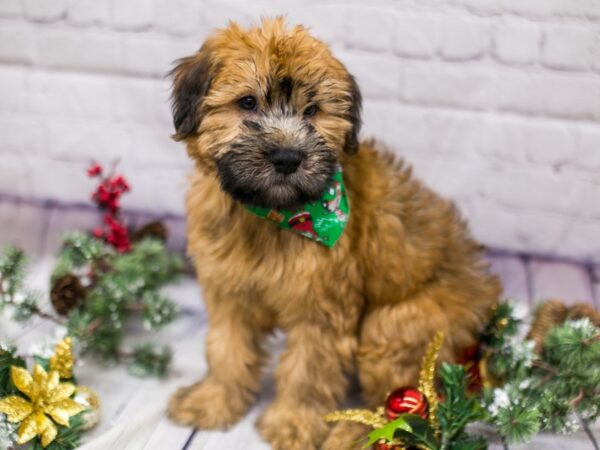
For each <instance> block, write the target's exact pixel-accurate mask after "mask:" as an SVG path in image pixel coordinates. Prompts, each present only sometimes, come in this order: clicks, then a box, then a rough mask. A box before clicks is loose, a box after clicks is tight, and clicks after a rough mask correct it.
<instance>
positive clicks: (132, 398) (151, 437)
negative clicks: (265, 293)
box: [0, 198, 600, 450]
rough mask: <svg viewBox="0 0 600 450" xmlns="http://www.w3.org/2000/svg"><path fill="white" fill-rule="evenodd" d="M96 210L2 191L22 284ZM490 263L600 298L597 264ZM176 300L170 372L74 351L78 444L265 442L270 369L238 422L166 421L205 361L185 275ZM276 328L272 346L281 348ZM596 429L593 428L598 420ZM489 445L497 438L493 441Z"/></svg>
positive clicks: (165, 336)
mask: <svg viewBox="0 0 600 450" xmlns="http://www.w3.org/2000/svg"><path fill="white" fill-rule="evenodd" d="M149 218H150V217H149V216H146V215H144V214H139V213H138V214H136V213H130V214H128V219H129V221H130V223H131V224H139V223H141V222H143V221H144V220H147V219H149ZM163 219H164V220H165V221H166V222H167V224H168V225H169V227H170V229H171V232H172V236H171V239H170V245H171V247H172V248H173V249H175V250H178V251H182V250H183V248H184V245H185V243H184V239H183V229H184V223H183V220H182V219H181V218H179V217H173V216H165V217H163ZM97 220H98V216H97V213H96V211H95V210H93V209H91V208H88V207H85V206H81V207H66V206H61V205H58V204H53V203H27V202H19V201H16V200H14V199H10V198H0V246H4V245H6V244H16V245H19V246H20V247H22V248H24V249H25V250H26V251H28V252H29V253H30V255H31V256H32V258H33V259H34V262H33V264H32V268H31V271H30V274H29V277H28V281H29V284H30V286H33V287H37V288H39V289H44V290H46V291H47V287H48V286H47V285H48V276H49V273H50V270H51V268H52V264H53V256H52V255H54V254H55V252H56V250H57V248H58V246H59V242H60V236H61V235H62V234H63V233H64V232H65V231H69V230H73V229H88V228H91V227H92V226H94V225H95V224H96V223H97ZM489 259H490V261H491V264H492V270H493V271H494V272H496V273H497V274H499V275H500V277H501V278H502V280H503V283H504V293H505V296H506V297H509V298H511V299H513V300H515V301H518V302H522V303H523V304H525V305H527V306H529V307H533V306H534V305H535V304H536V302H537V301H538V300H540V299H547V298H558V299H562V300H564V301H565V302H567V303H574V302H587V303H590V304H593V305H595V306H596V307H600V266H592V265H586V264H582V263H578V262H573V261H561V260H555V259H551V258H544V257H538V256H533V255H518V254H506V253H502V252H500V251H492V252H490V255H489ZM169 290H170V293H171V295H172V297H173V298H174V299H175V300H176V301H177V303H178V304H179V305H180V307H181V310H182V315H181V318H179V319H178V320H177V321H176V322H175V323H173V324H172V325H169V326H168V327H167V328H166V329H164V330H162V331H161V332H159V333H155V334H153V335H152V336H151V339H152V340H153V341H156V342H167V343H169V344H170V345H172V346H173V348H174V350H175V354H174V361H173V366H172V373H171V375H170V376H169V378H168V379H167V380H164V381H158V380H153V379H148V380H140V379H137V378H133V377H131V376H129V375H127V373H126V371H125V370H124V369H123V368H122V367H119V366H117V367H108V368H107V367H102V366H99V365H98V364H97V363H95V362H93V361H80V364H79V367H78V368H77V373H78V378H79V380H80V382H81V383H82V384H85V385H88V386H90V387H92V388H93V389H95V390H96V391H97V392H98V393H99V395H100V396H101V399H102V403H103V419H102V422H101V424H100V425H99V426H98V427H96V428H95V429H94V430H92V431H91V432H89V433H87V434H86V435H85V445H84V446H83V447H82V448H83V449H86V450H96V449H97V450H106V449H115V450H116V449H119V450H121V449H131V450H138V449H139V450H141V449H145V450H163V449H174V450H179V449H189V450H223V449H232V450H233V449H236V450H237V449H240V450H241V449H244V450H268V448H269V447H268V445H267V444H265V443H264V442H262V441H261V440H260V438H259V437H258V435H257V434H256V432H255V431H254V428H253V422H254V420H255V419H256V417H257V416H258V414H259V413H260V411H261V409H262V408H263V407H264V405H265V404H267V403H268V402H269V400H270V399H271V398H272V396H273V390H272V385H273V384H272V382H271V378H270V375H269V373H270V371H267V372H268V374H267V376H266V380H265V382H264V389H263V391H262V394H261V396H260V399H259V401H258V404H257V405H256V407H255V408H253V409H252V411H251V412H250V414H249V415H248V416H246V417H245V418H244V419H243V420H242V421H241V422H240V423H239V424H238V425H236V426H235V427H233V428H232V429H231V430H229V431H227V432H216V431H211V432H208V431H194V430H190V429H186V428H181V427H177V426H175V425H173V424H172V423H170V422H169V421H168V420H167V419H166V417H165V413H164V412H165V405H166V402H167V399H168V397H169V395H170V393H171V392H172V391H173V390H175V389H176V387H177V386H181V385H184V384H188V383H191V382H193V381H195V380H196V379H197V378H199V377H200V376H201V375H202V374H203V373H204V371H205V362H204V357H203V336H204V332H205V328H206V327H205V325H206V321H205V316H204V313H203V309H202V303H201V300H200V297H201V293H200V290H199V289H198V287H197V285H196V283H195V282H194V280H193V279H191V278H188V279H185V280H183V282H182V283H181V284H179V285H178V286H173V287H172V288H170V289H169ZM52 328H53V327H52V325H50V324H48V323H44V322H41V321H39V320H35V319H34V320H32V321H31V322H30V323H28V324H27V325H26V326H23V325H21V324H15V323H12V322H11V321H10V320H9V319H8V318H6V317H0V339H3V338H10V339H12V340H14V341H15V342H16V343H17V344H18V345H19V347H20V348H21V349H23V350H24V351H28V350H29V348H30V346H31V345H32V344H35V343H38V344H39V343H40V342H43V340H44V337H47V336H48V335H49V333H51V332H52ZM131 333H132V337H131V338H130V341H131V342H134V341H136V340H140V339H147V336H145V335H144V333H143V332H142V330H137V329H132V330H131ZM282 343H283V338H282V337H281V336H276V337H275V338H274V339H273V342H272V346H273V347H274V348H280V347H281V346H282ZM593 430H594V433H595V434H596V435H597V436H598V438H600V427H599V426H598V425H596V426H595V427H594V428H593ZM491 448H501V446H500V445H499V443H498V442H497V441H493V443H492V447H491ZM511 448H515V449H516V448H518V449H545V450H554V449H556V450H558V449H569V450H578V449H591V448H592V445H591V442H590V440H589V438H588V437H587V436H586V435H585V434H584V433H582V432H579V433H577V434H574V435H572V436H554V435H541V436H539V437H538V438H536V440H535V441H534V442H533V443H530V444H528V445H525V446H511Z"/></svg>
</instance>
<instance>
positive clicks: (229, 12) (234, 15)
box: [161, 0, 287, 33]
mask: <svg viewBox="0 0 600 450" xmlns="http://www.w3.org/2000/svg"><path fill="white" fill-rule="evenodd" d="M161 1H168V0H161ZM267 3H268V2H267ZM278 5H279V6H277V5H271V4H267V5H266V6H265V7H261V4H260V3H258V2H256V3H254V2H246V1H244V2H240V1H239V0H204V1H203V2H202V10H201V13H200V18H201V23H202V29H203V30H204V32H205V33H208V32H210V31H213V30H214V29H216V28H223V27H224V26H226V25H227V23H228V22H229V21H230V20H231V21H234V22H237V23H239V24H240V25H244V26H250V25H255V24H257V23H260V17H261V15H264V16H269V17H270V16H272V15H273V14H275V13H276V8H277V7H279V8H280V7H281V5H280V3H279V4H278ZM286 10H287V9H286Z"/></svg>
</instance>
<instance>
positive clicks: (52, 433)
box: [0, 364, 85, 447]
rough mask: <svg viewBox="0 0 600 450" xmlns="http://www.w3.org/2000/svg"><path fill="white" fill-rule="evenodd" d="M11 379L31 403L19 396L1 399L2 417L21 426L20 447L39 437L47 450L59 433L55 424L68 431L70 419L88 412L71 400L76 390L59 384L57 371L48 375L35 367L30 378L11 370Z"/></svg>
mask: <svg viewBox="0 0 600 450" xmlns="http://www.w3.org/2000/svg"><path fill="white" fill-rule="evenodd" d="M11 378H12V382H13V383H14V385H15V386H16V387H17V389H18V390H19V391H21V392H22V393H23V394H25V395H26V396H27V397H29V401H27V400H26V399H24V398H23V397H19V396H17V395H11V396H8V397H4V398H3V399H0V413H4V414H6V416H7V418H8V421H9V422H12V423H19V422H20V423H21V425H20V426H19V430H18V432H17V443H18V444H24V443H26V442H29V441H30V440H31V439H33V438H35V437H36V436H40V438H41V442H42V445H43V446H44V447H47V446H48V445H49V444H50V443H51V442H52V441H53V440H54V439H55V438H56V435H57V433H58V430H57V428H56V424H55V423H57V424H60V425H64V426H65V427H68V426H69V418H70V417H71V416H74V415H76V414H79V413H80V412H82V411H83V410H84V409H85V407H84V406H82V405H80V404H79V403H77V402H75V401H74V400H72V399H71V398H69V397H71V395H73V392H75V386H74V385H73V384H71V383H60V375H59V374H58V372H56V371H51V372H50V373H49V374H48V373H47V372H46V371H45V370H44V368H43V367H42V366H40V365H39V364H36V365H35V366H34V367H33V372H32V374H30V373H29V372H28V371H27V370H25V369H23V368H21V367H15V366H12V367H11Z"/></svg>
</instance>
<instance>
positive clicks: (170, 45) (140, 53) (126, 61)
mask: <svg viewBox="0 0 600 450" xmlns="http://www.w3.org/2000/svg"><path fill="white" fill-rule="evenodd" d="M199 47H200V43H199V41H195V40H186V41H180V40H173V39H164V37H162V38H161V37H137V36H135V37H128V38H125V39H124V40H123V42H122V45H121V51H122V64H123V66H122V69H123V71H124V72H125V73H128V74H133V75H141V76H151V77H164V76H165V74H166V73H167V72H168V71H169V70H170V69H171V67H172V66H173V61H175V60H176V59H178V58H181V57H183V56H186V55H190V54H192V53H194V52H195V51H197V50H198V48H199Z"/></svg>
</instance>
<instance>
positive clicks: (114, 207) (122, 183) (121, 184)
mask: <svg viewBox="0 0 600 450" xmlns="http://www.w3.org/2000/svg"><path fill="white" fill-rule="evenodd" d="M103 172H104V169H103V168H102V166H101V165H100V164H98V163H93V164H92V165H91V166H90V167H89V168H88V170H87V173H88V175H89V176H90V177H91V178H99V179H100V184H99V185H98V187H97V188H96V190H95V191H94V192H93V193H92V201H93V202H94V203H96V205H98V208H99V209H101V210H103V211H106V212H105V214H104V217H103V222H104V225H103V226H101V227H97V228H94V230H93V231H92V234H93V235H94V236H96V237H97V238H99V239H104V240H105V241H106V242H108V243H109V244H111V245H112V246H113V247H114V248H116V249H117V251H119V252H121V253H124V252H127V251H129V250H130V249H131V242H130V240H129V232H128V230H127V227H126V226H125V224H124V222H123V221H122V219H121V218H120V217H119V213H120V210H121V204H120V200H121V196H122V195H123V194H124V193H126V192H129V191H130V187H129V183H128V182H127V180H126V179H125V178H124V177H123V175H108V176H103Z"/></svg>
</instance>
